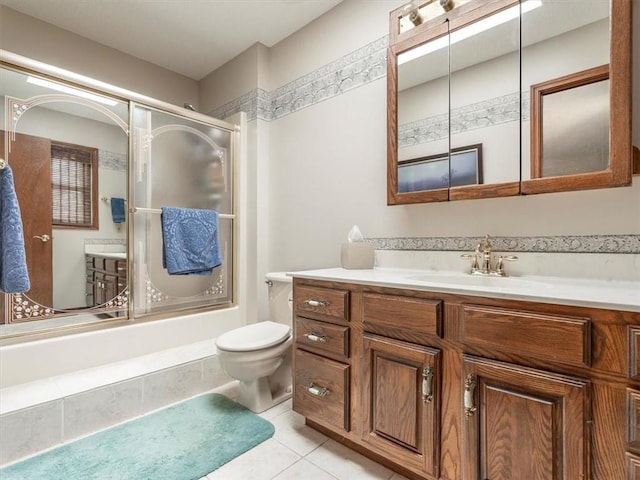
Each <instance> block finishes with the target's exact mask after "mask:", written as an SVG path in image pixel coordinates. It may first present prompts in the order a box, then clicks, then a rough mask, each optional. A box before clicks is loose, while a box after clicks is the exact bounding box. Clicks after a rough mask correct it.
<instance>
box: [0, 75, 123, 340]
mask: <svg viewBox="0 0 640 480" xmlns="http://www.w3.org/2000/svg"><path fill="white" fill-rule="evenodd" d="M0 79H1V81H0V86H1V87H0V88H1V90H0V92H1V94H2V98H3V102H2V106H0V108H2V109H3V111H2V118H3V123H2V129H1V130H2V135H0V137H1V139H0V144H1V145H0V151H1V152H2V155H3V158H6V159H7V160H8V163H9V165H10V166H11V169H12V171H13V176H14V182H15V186H16V194H17V196H18V201H19V204H20V209H21V212H22V218H23V229H24V237H25V250H26V254H27V263H28V271H29V277H30V282H31V290H30V291H28V292H26V293H24V294H13V295H7V296H5V299H4V301H5V302H7V303H8V305H6V310H5V312H8V314H7V315H6V317H7V318H4V315H3V322H2V323H3V325H1V326H0V328H1V329H2V333H4V332H6V331H9V330H12V331H16V332H18V331H29V330H30V329H31V328H42V327H43V324H40V325H38V327H34V326H33V325H29V323H31V322H34V321H36V320H37V321H43V322H46V323H48V324H50V325H51V326H56V325H60V324H65V323H70V322H71V323H73V322H76V321H78V320H79V319H78V318H76V319H73V320H70V319H71V318H73V317H80V316H83V317H84V321H87V322H88V321H92V320H100V319H102V318H113V317H118V316H121V315H126V308H127V283H126V266H125V265H126V251H127V247H126V245H127V227H126V224H125V223H123V219H118V218H114V217H113V215H112V207H111V199H112V198H113V199H118V202H120V204H126V200H127V164H128V148H129V147H128V122H129V111H128V110H129V108H128V103H127V102H123V101H121V100H119V99H117V98H112V97H108V96H105V95H99V94H96V93H93V92H90V91H87V90H82V89H78V88H75V87H71V86H69V85H66V84H63V83H58V82H56V81H53V80H51V79H48V78H45V77H43V76H38V75H36V74H30V73H23V72H19V71H16V70H13V69H10V68H2V69H1V70H0ZM116 213H117V211H116ZM90 254H95V255H98V256H99V258H100V259H101V260H100V261H101V262H102V264H101V265H100V266H98V264H97V262H98V260H95V265H93V262H94V260H92V259H91V258H92V257H91V255H90ZM96 258H98V257H96ZM109 261H111V262H113V263H114V268H115V263H116V261H117V262H118V264H119V265H120V266H119V268H120V269H121V270H122V269H123V266H125V267H124V271H123V274H122V275H121V276H120V278H119V279H110V278H105V277H104V275H102V274H103V273H104V270H105V263H104V262H109ZM87 262H91V263H92V264H91V267H93V266H95V267H96V268H97V270H98V272H99V276H98V279H96V278H95V277H93V276H92V277H91V278H89V277H88V275H90V272H91V270H92V269H91V268H89V265H88V263H87ZM98 267H99V268H98ZM100 275H102V277H100ZM96 282H97V283H96ZM107 283H108V284H109V288H108V289H107ZM96 292H100V293H98V294H97V295H96ZM3 313H4V312H3ZM38 323H39V322H38Z"/></svg>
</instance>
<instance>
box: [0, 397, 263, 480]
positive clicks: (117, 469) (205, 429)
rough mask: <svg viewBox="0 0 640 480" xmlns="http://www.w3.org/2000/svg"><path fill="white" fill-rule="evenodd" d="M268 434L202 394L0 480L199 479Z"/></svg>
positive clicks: (235, 408) (221, 400)
mask: <svg viewBox="0 0 640 480" xmlns="http://www.w3.org/2000/svg"><path fill="white" fill-rule="evenodd" d="M273 433H274V428H273V425H272V424H271V423H269V422H268V421H266V420H264V419H263V418H261V417H259V416H257V415H255V414H254V413H253V412H251V411H249V410H247V409H246V408H244V407H243V406H241V405H238V404H237V403H235V402H232V401H231V400H229V399H228V398H226V397H225V396H223V395H219V394H215V393H213V394H206V395H202V396H199V397H196V398H193V399H191V400H188V401H186V402H182V403H179V404H177V405H173V406H171V407H167V408H165V409H163V410H160V411H158V412H154V413H151V414H149V415H146V416H144V417H140V418H137V419H135V420H132V421H130V422H127V423H124V424H122V425H118V426H116V427H113V428H110V429H108V430H104V431H102V432H99V433H96V434H94V435H91V436H89V437H86V438H83V439H81V440H78V441H75V442H73V443H68V444H66V445H63V446H61V447H59V448H56V449H55V450H50V451H48V452H46V453H43V454H41V455H38V456H35V457H32V458H29V459H27V460H24V461H22V462H19V463H16V464H13V465H10V466H8V467H5V468H3V469H0V478H1V479H2V480H192V479H200V478H202V477H203V476H205V475H207V474H208V473H210V472H212V471H213V470H215V469H217V468H218V467H220V466H221V465H224V464H225V463H227V462H228V461H230V460H232V459H233V458H235V457H237V456H238V455H240V454H242V453H244V452H246V451H247V450H250V449H251V448H253V447H255V446H256V445H258V444H259V443H261V442H263V441H264V440H266V439H268V438H270V437H271V436H272V435H273Z"/></svg>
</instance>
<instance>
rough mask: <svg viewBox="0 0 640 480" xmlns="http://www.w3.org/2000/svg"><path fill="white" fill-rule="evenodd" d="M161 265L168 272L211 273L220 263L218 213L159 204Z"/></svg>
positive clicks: (180, 273) (172, 273) (179, 273)
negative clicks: (160, 207)
mask: <svg viewBox="0 0 640 480" xmlns="http://www.w3.org/2000/svg"><path fill="white" fill-rule="evenodd" d="M161 222H162V266H163V267H164V268H166V269H167V271H168V272H169V275H211V272H212V271H213V269H214V268H216V267H218V266H220V265H222V258H221V256H220V248H219V242H218V212H216V211H215V210H198V209H194V208H175V207H162V216H161Z"/></svg>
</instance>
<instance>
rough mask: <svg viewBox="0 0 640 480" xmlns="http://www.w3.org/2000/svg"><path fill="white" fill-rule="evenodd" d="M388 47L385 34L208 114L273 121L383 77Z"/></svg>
mask: <svg viewBox="0 0 640 480" xmlns="http://www.w3.org/2000/svg"><path fill="white" fill-rule="evenodd" d="M388 46H389V35H385V36H383V37H380V38H378V39H377V40H374V41H373V42H371V43H368V44H367V45H365V46H364V47H361V48H359V49H357V50H355V51H353V52H351V53H348V54H346V55H344V56H342V57H340V58H338V59H337V60H334V61H333V62H330V63H328V64H326V65H324V66H322V67H320V68H317V69H316V70H314V71H312V72H311V73H308V74H306V75H303V76H301V77H299V78H297V79H295V80H293V81H291V82H289V83H286V84H284V85H282V86H281V87H278V88H276V89H275V90H272V91H270V92H267V91H266V90H264V89H262V88H254V89H253V90H251V91H249V92H247V93H245V94H243V95H241V96H240V97H238V98H236V99H234V100H232V101H230V102H227V103H225V104H224V105H221V106H219V107H217V108H215V109H214V110H213V111H212V112H211V113H210V114H209V115H211V116H213V117H215V118H221V119H224V118H227V117H229V116H231V115H233V114H235V113H237V112H240V111H244V112H247V120H248V121H252V120H256V119H259V120H265V121H271V120H277V119H278V118H282V117H284V116H286V115H289V114H291V113H294V112H297V111H298V110H301V109H303V108H306V107H310V106H312V105H315V104H317V103H320V102H323V101H325V100H328V99H330V98H333V97H336V96H338V95H340V94H342V93H345V92H348V91H350V90H353V89H355V88H358V87H361V86H363V85H366V84H368V83H371V82H373V81H375V80H378V79H380V78H384V77H386V75H387V47H388Z"/></svg>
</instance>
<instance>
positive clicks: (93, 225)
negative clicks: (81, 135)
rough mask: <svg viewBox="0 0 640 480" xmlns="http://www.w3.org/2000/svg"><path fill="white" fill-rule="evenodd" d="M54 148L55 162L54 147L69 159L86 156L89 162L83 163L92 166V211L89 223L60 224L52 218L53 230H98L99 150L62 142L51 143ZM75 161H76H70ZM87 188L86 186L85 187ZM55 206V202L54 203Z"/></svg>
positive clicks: (90, 186)
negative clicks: (64, 153) (75, 156)
mask: <svg viewBox="0 0 640 480" xmlns="http://www.w3.org/2000/svg"><path fill="white" fill-rule="evenodd" d="M51 146H52V158H51V161H52V162H53V149H54V147H55V148H57V149H59V150H61V151H64V152H66V153H68V154H69V157H70V158H71V157H73V156H74V154H79V155H84V156H86V157H87V158H88V159H89V161H88V162H81V163H86V164H87V165H89V166H90V169H91V172H90V180H89V182H90V184H89V185H88V187H89V188H90V194H89V201H90V206H89V209H90V211H91V218H90V219H89V221H88V222H78V223H74V222H59V221H57V220H56V218H52V226H53V228H61V229H79V230H98V229H99V228H100V226H99V220H98V167H99V165H98V149H97V148H95V147H87V146H84V145H77V144H74V143H66V142H60V141H57V140H52V141H51ZM70 161H74V160H70ZM52 187H53V178H52ZM85 187H86V186H85ZM52 204H53V201H52ZM63 206H65V207H67V208H68V204H66V203H63Z"/></svg>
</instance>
